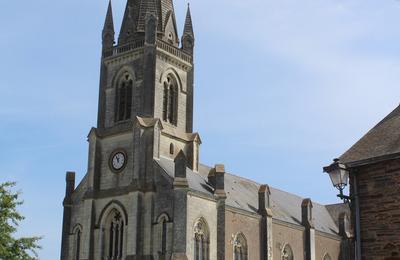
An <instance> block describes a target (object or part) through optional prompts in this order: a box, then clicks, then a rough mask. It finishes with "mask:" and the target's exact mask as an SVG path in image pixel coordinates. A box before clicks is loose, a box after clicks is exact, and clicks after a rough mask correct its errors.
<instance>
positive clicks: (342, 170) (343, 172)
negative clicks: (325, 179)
mask: <svg viewBox="0 0 400 260" xmlns="http://www.w3.org/2000/svg"><path fill="white" fill-rule="evenodd" d="M324 172H326V173H328V174H329V177H330V178H331V181H332V184H333V186H334V187H335V188H336V189H338V190H339V195H337V196H338V197H339V198H340V199H342V200H343V201H344V202H345V203H349V202H350V200H351V197H350V196H346V195H344V194H343V190H344V188H346V186H347V184H348V182H349V171H348V170H347V168H346V165H344V164H343V163H340V161H339V159H334V160H333V163H332V164H331V165H329V166H327V167H324Z"/></svg>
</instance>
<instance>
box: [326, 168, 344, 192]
mask: <svg viewBox="0 0 400 260" xmlns="http://www.w3.org/2000/svg"><path fill="white" fill-rule="evenodd" d="M335 166H336V167H334V168H333V169H331V171H330V172H328V174H329V177H330V178H331V181H332V184H333V186H335V187H336V188H337V189H339V190H343V189H344V188H345V187H346V186H347V183H348V181H349V172H348V171H347V170H346V168H345V167H344V166H343V165H340V164H338V165H335Z"/></svg>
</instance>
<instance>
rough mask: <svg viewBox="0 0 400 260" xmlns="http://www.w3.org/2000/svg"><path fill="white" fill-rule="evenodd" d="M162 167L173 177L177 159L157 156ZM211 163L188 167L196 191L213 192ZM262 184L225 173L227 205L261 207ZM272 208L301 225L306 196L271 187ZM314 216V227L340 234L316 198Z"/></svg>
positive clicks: (275, 215)
mask: <svg viewBox="0 0 400 260" xmlns="http://www.w3.org/2000/svg"><path fill="white" fill-rule="evenodd" d="M156 162H157V163H158V164H159V165H160V167H161V168H162V169H164V170H165V172H166V173H167V174H168V175H169V176H170V177H171V178H173V177H174V162H173V161H172V160H171V159H167V158H161V159H160V160H156ZM210 169H211V168H210V167H208V166H205V165H200V166H199V172H193V171H191V170H190V169H189V168H187V180H188V184H189V188H190V189H191V190H193V191H195V192H200V193H202V194H205V195H209V196H213V187H212V186H210V185H209V184H208V182H207V180H208V173H209V171H210ZM260 186H261V185H260V184H259V183H256V182H254V181H251V180H248V179H244V178H241V177H239V176H236V175H233V174H230V173H226V174H225V191H226V195H227V199H226V205H227V206H231V207H233V208H237V209H240V210H244V211H246V212H249V213H253V214H256V213H257V211H258V190H259V187H260ZM270 190H271V208H272V212H273V218H274V219H277V220H281V221H284V222H287V223H290V224H295V225H301V203H302V201H303V198H301V197H299V196H296V195H294V194H291V193H288V192H285V191H281V190H278V189H275V188H272V187H270ZM313 206H314V207H313V218H314V225H315V229H316V230H318V231H322V232H325V233H328V234H333V235H337V234H338V232H339V231H338V227H337V225H336V223H335V221H334V220H333V218H332V216H331V215H330V213H329V211H328V209H327V208H326V207H325V206H324V205H321V204H318V203H316V202H313Z"/></svg>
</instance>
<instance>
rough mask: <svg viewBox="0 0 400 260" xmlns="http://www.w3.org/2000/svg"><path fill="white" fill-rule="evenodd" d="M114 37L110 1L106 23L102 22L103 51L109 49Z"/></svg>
mask: <svg viewBox="0 0 400 260" xmlns="http://www.w3.org/2000/svg"><path fill="white" fill-rule="evenodd" d="M114 36H115V31H114V19H113V13H112V5H111V0H110V2H109V3H108V10H107V15H106V21H105V22H104V27H103V33H102V38H103V49H108V48H111V47H112V46H113V45H114Z"/></svg>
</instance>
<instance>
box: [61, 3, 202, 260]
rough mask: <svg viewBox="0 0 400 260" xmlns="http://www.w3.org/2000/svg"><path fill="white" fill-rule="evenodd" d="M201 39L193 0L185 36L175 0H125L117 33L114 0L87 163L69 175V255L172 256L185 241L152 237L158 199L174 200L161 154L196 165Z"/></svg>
mask: <svg viewBox="0 0 400 260" xmlns="http://www.w3.org/2000/svg"><path fill="white" fill-rule="evenodd" d="M194 42H195V38H194V33H193V27H192V19H191V14H190V9H189V7H188V10H187V15H186V21H185V25H184V30H183V34H182V37H181V39H180V38H179V36H178V31H177V25H176V19H175V11H174V6H173V1H172V0H127V4H126V9H125V14H124V17H123V21H122V25H121V29H120V33H119V36H118V39H116V35H115V29H114V21H113V11H112V5H111V1H110V3H109V6H108V10H107V14H106V19H105V23H104V28H103V31H102V55H101V69H100V87H99V105H98V121H97V127H96V128H92V129H91V131H90V133H89V136H88V142H89V158H88V160H89V162H88V171H87V174H86V176H85V177H84V179H83V180H82V182H81V184H79V185H78V187H77V188H75V178H74V174H73V173H68V175H67V191H66V197H65V199H64V221H63V236H62V253H61V259H62V260H69V259H167V258H168V259H170V258H171V257H172V255H173V253H174V252H178V251H179V250H178V249H173V246H172V244H171V243H172V242H171V241H170V240H169V242H168V243H169V244H166V243H167V242H165V241H166V239H167V238H164V240H165V241H164V240H163V241H164V242H165V243H164V244H163V245H161V246H160V242H159V241H158V242H157V239H154V236H155V235H154V234H155V232H158V231H157V230H158V229H157V228H158V227H155V226H154V221H156V220H155V218H156V217H157V213H156V211H157V209H158V208H160V207H163V208H164V209H173V205H172V204H171V203H173V200H174V197H171V198H169V200H165V198H168V196H169V195H165V194H164V195H160V194H161V193H160V192H162V191H164V190H165V189H166V187H168V185H167V186H165V185H166V184H163V185H164V186H162V185H161V186H160V183H162V182H163V181H164V182H165V181H166V180H168V178H167V179H165V178H166V177H165V176H164V177H163V178H164V180H162V178H161V177H160V176H162V175H163V174H162V173H160V172H159V171H160V170H159V166H157V165H158V164H157V161H159V160H160V158H166V159H167V160H172V162H173V161H174V160H175V159H176V158H178V157H179V158H180V160H179V161H180V162H181V161H185V165H186V166H187V167H188V169H190V170H192V171H193V172H196V171H198V164H199V163H198V161H199V146H200V143H201V141H200V137H199V135H198V134H197V133H193V76H194V75H193V48H194ZM182 169H185V168H182ZM170 186H171V187H172V184H171V185H170ZM169 192H171V191H169ZM168 194H169V193H168ZM171 194H173V193H171ZM171 196H172V195H171ZM162 200H165V201H163V202H162ZM168 204H171V205H169V206H168ZM167 211H168V210H167ZM172 217H173V211H171V212H170V214H169V215H168V217H165V221H167V220H168V225H167V224H165V225H164V226H162V228H164V229H172V221H173V220H172ZM110 225H111V229H110ZM168 239H169V238H168ZM77 241H79V242H77ZM177 241H178V240H177ZM174 250H175V251H174ZM157 255H159V256H164V258H162V257H161V258H159V257H158V256H157Z"/></svg>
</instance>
